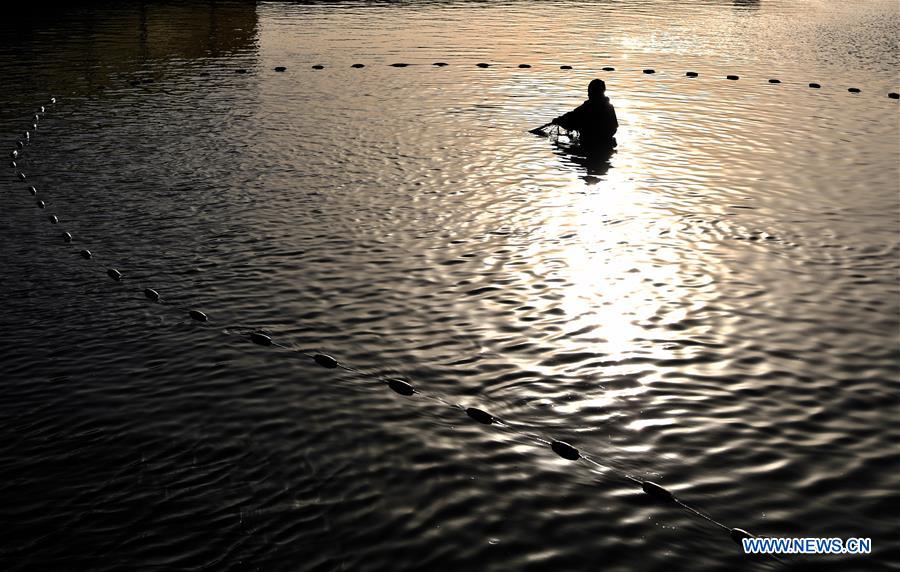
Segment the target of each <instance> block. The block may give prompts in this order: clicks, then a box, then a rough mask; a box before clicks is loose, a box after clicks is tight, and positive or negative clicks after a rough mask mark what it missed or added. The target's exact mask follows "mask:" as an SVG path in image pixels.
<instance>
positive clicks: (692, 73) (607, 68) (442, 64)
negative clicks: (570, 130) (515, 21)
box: [132, 62, 900, 99]
mask: <svg viewBox="0 0 900 572" xmlns="http://www.w3.org/2000/svg"><path fill="white" fill-rule="evenodd" d="M386 65H387V66H389V67H393V68H406V67H412V66H416V65H430V66H431V67H435V68H443V67H447V66H449V65H450V64H449V63H447V62H434V63H432V64H414V63H407V62H394V63H390V64H386ZM461 65H472V64H461ZM310 67H311V69H314V70H324V69H326V67H327V66H326V65H325V64H314V65H312V66H310ZM350 67H351V68H353V69H362V68H365V67H366V64H362V63H354V64H351V65H350ZM474 67H477V68H482V69H483V68H494V67H497V68H515V69H532V68H534V67H535V66H534V65H532V64H528V63H520V64H504V63H491V62H478V63H475V64H474ZM558 68H559V69H561V70H574V69H575V67H574V66H571V65H568V64H563V65H560V66H558ZM273 69H274V70H275V71H276V72H285V71H287V69H288V68H287V67H286V66H277V67H275V68H273ZM332 69H334V68H332ZM600 69H601V70H602V71H605V72H614V71H616V68H615V67H612V66H604V67H602V68H600ZM234 71H235V72H236V73H239V74H245V73H248V70H247V69H245V68H238V69H236V70H234ZM620 71H623V72H629V71H639V72H641V73H643V74H646V75H656V74H657V73H658V70H656V69H654V68H632V69H621V70H620ZM680 73H681V72H679V74H680ZM201 75H204V76H208V75H209V73H208V72H203V73H202V74H201ZM683 75H684V77H689V78H697V77H700V74H699V73H698V72H695V71H687V72H684V74H683ZM722 77H723V78H724V79H726V80H729V81H738V80H740V79H741V76H739V75H736V74H727V75H725V76H722ZM151 81H152V80H151ZM766 82H767V83H770V84H782V83H783V82H782V80H780V79H777V78H769V79H767V80H766ZM143 83H147V81H145V80H135V81H132V85H141V84H143ZM806 85H807V86H808V87H809V88H811V89H821V88H822V84H820V83H817V82H809V83H807V84H806ZM847 92H848V93H853V94H858V93H862V90H861V89H860V88H858V87H848V88H847ZM887 97H888V98H890V99H900V93H898V92H894V91H892V92H889V93H888V94H887Z"/></svg>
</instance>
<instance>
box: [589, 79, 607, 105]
mask: <svg viewBox="0 0 900 572" xmlns="http://www.w3.org/2000/svg"><path fill="white" fill-rule="evenodd" d="M604 92H606V84H605V83H603V80H602V79H593V80H591V83H589V84H588V99H590V100H591V101H601V100H602V99H603V97H604V95H603V94H604Z"/></svg>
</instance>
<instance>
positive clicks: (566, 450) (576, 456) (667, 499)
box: [9, 62, 900, 562]
mask: <svg viewBox="0 0 900 572" xmlns="http://www.w3.org/2000/svg"><path fill="white" fill-rule="evenodd" d="M389 65H391V66H392V67H396V68H405V67H408V66H411V65H414V64H408V63H395V64H389ZM432 65H433V67H436V68H441V67H445V66H448V65H449V64H447V63H446V62H436V63H434V64H432ZM475 65H476V66H477V67H479V68H488V67H491V66H492V65H497V64H490V63H485V62H481V63H477V64H475ZM351 67H352V68H355V69H361V68H364V67H365V64H362V63H355V64H352V66H351ZM517 67H518V68H519V69H529V68H531V67H532V66H531V65H530V64H519V65H518V66H517ZM559 67H560V69H564V70H568V69H573V68H572V66H569V65H562V66H559ZM312 69H315V70H323V69H325V66H324V65H323V64H316V65H313V66H312ZM602 69H603V71H606V72H612V71H615V68H613V67H609V66H607V67H604V68H602ZM286 70H287V68H286V67H285V66H278V67H275V68H274V71H275V72H277V73H284V72H285V71H286ZM640 71H641V72H642V73H644V74H647V75H655V74H656V73H657V72H656V70H654V69H651V68H646V69H642V70H640ZM236 72H237V73H238V74H244V73H247V70H246V69H243V68H241V69H238V70H236ZM684 76H685V77H688V78H696V77H699V73H698V72H694V71H688V72H685V73H684ZM725 79H727V80H731V81H737V80H738V79H740V77H739V76H737V75H727V76H725ZM767 81H768V83H771V84H779V83H781V81H780V80H778V79H769V80H767ZM139 83H140V84H143V83H148V82H143V81H141V82H139ZM808 86H809V87H810V88H813V89H818V88H821V85H820V84H818V83H809V84H808ZM847 91H848V92H850V93H853V94H858V93H860V92H861V90H860V89H858V88H855V87H851V88H848V89H847ZM888 97H889V98H890V99H900V94H897V93H894V92H891V93H889V94H888ZM48 103H49V106H50V107H51V108H52V107H53V106H54V105H55V104H56V98H50V99H49V101H48ZM47 109H48V108H47V106H44V105H42V106H40V107H38V109H37V110H36V112H35V113H34V115H33V116H32V119H31V121H32V122H31V124H30V125H29V127H30V129H28V130H26V131H25V132H24V133H23V136H22V137H21V138H19V139H17V140H16V148H15V149H13V150H12V151H11V152H10V154H9V155H10V158H11V161H10V168H11V169H12V170H13V173H14V175H15V177H16V178H17V179H18V180H19V181H26V180H27V179H28V177H27V174H26V173H25V172H24V171H23V170H22V167H23V165H25V164H27V162H25V161H24V159H25V153H26V149H27V148H28V147H29V146H30V145H31V143H32V140H33V139H34V138H35V137H36V136H37V135H38V133H39V131H38V129H39V125H40V121H41V120H43V118H44V116H45V115H46V113H47ZM27 191H28V193H29V195H31V196H32V197H36V198H35V199H34V200H35V201H36V202H35V204H36V206H37V208H38V209H40V210H44V209H46V208H47V206H48V204H47V202H46V201H44V200H43V199H42V198H41V191H40V189H39V188H38V186H35V185H29V186H28V187H27ZM47 220H48V222H49V223H50V224H52V225H61V224H62V223H63V221H62V220H61V219H60V216H59V214H58V213H51V214H49V215H48V216H47ZM76 241H77V237H76V236H74V235H73V234H72V233H71V232H69V231H66V230H62V231H61V233H60V242H61V243H63V244H69V245H72V244H73V243H75V242H76ZM78 254H79V256H80V257H81V258H82V259H84V260H86V261H90V262H91V263H94V264H96V265H98V266H101V267H103V268H104V270H105V272H106V275H107V277H108V278H109V279H110V280H112V281H113V282H116V283H117V284H120V285H121V288H123V289H126V290H131V291H134V292H137V293H139V294H140V295H141V296H143V297H144V298H145V299H146V300H148V302H149V303H152V304H155V305H157V306H158V307H159V308H161V309H162V310H165V311H172V312H176V313H178V315H180V316H182V317H185V318H187V319H190V320H191V321H193V322H196V323H198V324H212V323H215V322H214V320H213V319H211V318H210V317H209V316H208V315H207V314H206V313H205V312H204V311H202V310H200V309H198V308H193V307H188V306H184V305H182V304H177V303H173V302H170V301H168V300H166V299H165V297H164V295H163V294H162V293H161V291H160V290H159V289H157V288H156V287H154V286H153V285H151V284H149V283H148V284H145V283H144V280H142V279H141V277H140V276H138V275H134V276H131V275H129V274H128V273H127V272H123V270H122V269H120V268H119V267H118V266H117V265H114V264H113V265H105V264H104V263H103V260H102V259H98V257H97V255H96V254H95V253H94V252H92V251H91V250H89V249H87V248H83V249H80V250H79V251H78ZM223 333H225V334H228V335H233V334H235V335H239V336H241V337H243V338H245V339H246V340H247V341H249V342H250V343H253V344H255V345H257V346H261V347H270V348H275V349H278V350H281V351H286V352H291V353H294V354H298V355H301V356H303V357H306V358H308V359H309V360H311V361H312V363H314V364H316V365H318V366H319V367H322V368H325V369H332V370H333V369H341V370H344V371H348V372H352V373H356V374H359V375H361V376H363V377H366V378H374V379H376V380H377V381H378V382H380V383H382V384H383V385H385V386H387V388H389V389H390V390H392V391H393V392H395V393H397V394H398V395H400V396H403V397H413V396H415V397H417V398H421V399H427V400H429V401H431V402H434V403H438V404H440V405H442V406H445V407H450V408H452V409H454V410H456V411H458V412H459V413H460V414H464V415H465V416H467V417H468V418H469V419H470V420H472V421H475V422H476V423H479V424H482V425H486V426H491V427H496V428H498V429H501V430H503V431H505V432H509V433H513V434H516V435H518V436H519V437H521V438H525V439H527V440H529V441H531V442H532V443H537V444H539V445H540V446H542V447H546V448H549V449H550V450H551V451H552V452H553V453H555V454H556V455H557V456H558V457H560V458H562V459H564V460H567V461H570V462H573V463H579V462H583V463H586V464H588V465H591V466H593V467H596V468H597V469H599V470H601V471H602V472H607V471H609V472H611V473H612V474H614V475H617V476H619V477H621V478H622V479H624V480H626V481H628V482H630V483H632V484H633V485H635V486H636V488H638V487H639V488H640V491H641V492H642V493H643V494H646V495H647V496H649V497H650V498H652V499H654V500H656V501H658V502H660V503H662V504H668V505H672V506H677V507H680V508H681V509H683V510H685V511H687V512H689V513H690V514H692V515H694V516H696V517H698V518H701V519H703V520H705V521H706V522H708V523H710V524H712V525H714V526H715V527H717V528H719V529H722V530H724V531H725V532H727V533H728V535H729V537H730V538H731V539H732V540H733V541H734V542H736V543H738V544H740V543H741V541H742V540H743V539H744V538H751V537H754V536H755V535H754V534H752V533H750V532H748V531H746V530H745V529H743V528H738V527H731V526H728V525H726V524H724V523H722V522H720V521H718V520H716V519H715V518H713V517H712V516H710V515H709V514H707V513H705V512H703V511H701V510H699V509H698V508H696V507H695V506H693V505H692V504H689V503H688V502H685V501H683V500H681V499H680V498H679V497H678V496H676V495H675V494H674V493H673V492H672V491H671V490H670V489H668V488H666V487H664V486H662V485H660V484H659V483H656V482H654V481H651V480H647V479H642V478H640V477H638V476H635V475H633V474H631V472H629V471H626V470H624V469H622V468H620V467H617V466H613V465H612V464H611V463H609V462H607V463H604V462H602V461H601V460H600V457H599V456H597V455H594V454H591V453H589V452H586V451H583V450H581V449H579V448H578V447H576V446H575V445H573V444H571V443H568V442H565V441H562V440H559V439H555V438H553V437H550V436H546V435H544V434H541V433H535V432H534V431H533V430H532V429H531V428H530V427H527V426H522V425H520V424H518V423H515V422H513V421H511V420H505V419H500V418H498V417H496V416H494V415H493V414H491V413H490V412H488V411H487V410H485V409H482V408H479V407H473V406H466V405H463V404H461V403H457V402H455V401H453V400H452V399H450V398H448V397H446V396H444V395H442V394H439V393H435V392H428V391H423V390H420V389H418V388H416V387H415V385H414V384H413V382H412V381H410V380H408V379H403V378H401V377H385V376H383V375H378V374H373V373H371V372H366V371H364V370H361V369H359V368H356V367H353V366H352V365H350V364H346V363H343V362H341V361H340V360H339V359H338V358H336V357H334V356H331V355H329V354H327V353H323V352H315V351H309V350H303V349H298V348H296V347H292V346H289V345H286V344H283V343H281V342H279V341H278V340H277V337H273V334H272V333H271V332H266V331H261V330H259V329H240V328H235V329H225V330H223ZM770 557H771V558H772V559H774V560H776V561H779V562H783V560H781V559H780V558H778V557H776V556H774V555H770Z"/></svg>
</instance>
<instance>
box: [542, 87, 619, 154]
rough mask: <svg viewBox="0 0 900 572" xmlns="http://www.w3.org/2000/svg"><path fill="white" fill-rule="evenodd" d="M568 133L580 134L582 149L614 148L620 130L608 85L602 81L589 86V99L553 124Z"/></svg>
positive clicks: (579, 140) (579, 139)
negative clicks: (607, 94) (610, 100)
mask: <svg viewBox="0 0 900 572" xmlns="http://www.w3.org/2000/svg"><path fill="white" fill-rule="evenodd" d="M551 123H552V124H553V125H558V126H560V127H562V128H563V129H565V130H567V131H577V132H578V143H579V144H580V145H581V146H582V147H601V146H605V147H614V146H615V145H616V140H615V138H614V136H615V134H616V131H617V130H618V128H619V120H618V119H617V118H616V110H615V108H613V106H612V103H610V102H609V98H608V97H606V84H605V83H604V82H603V80H602V79H595V80H592V81H591V83H589V84H588V99H587V101H585V102H584V103H582V104H581V105H579V106H578V107H576V108H575V109H573V110H572V111H570V112H568V113H565V114H563V115H560V116H559V117H557V118H556V119H554V120H553V121H552V122H551Z"/></svg>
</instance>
